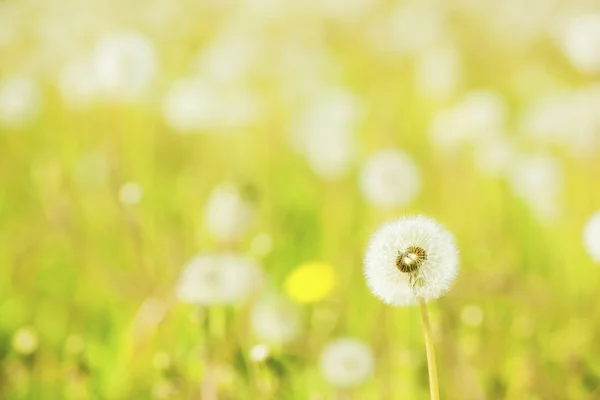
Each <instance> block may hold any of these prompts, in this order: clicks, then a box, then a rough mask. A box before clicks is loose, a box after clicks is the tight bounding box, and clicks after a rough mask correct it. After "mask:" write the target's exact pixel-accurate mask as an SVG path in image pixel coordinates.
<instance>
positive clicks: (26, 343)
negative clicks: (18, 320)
mask: <svg viewBox="0 0 600 400" xmlns="http://www.w3.org/2000/svg"><path fill="white" fill-rule="evenodd" d="M38 344H39V341H38V336H37V333H36V332H35V330H33V328H30V327H22V328H19V329H18V330H17V331H16V332H15V333H14V334H13V337H12V347H13V349H14V350H15V352H17V353H19V354H22V355H29V354H32V353H33V352H35V351H36V350H37V348H38Z"/></svg>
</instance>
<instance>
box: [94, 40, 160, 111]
mask: <svg viewBox="0 0 600 400" xmlns="http://www.w3.org/2000/svg"><path fill="white" fill-rule="evenodd" d="M92 69H93V72H94V77H95V79H96V80H97V83H98V86H99V88H100V90H101V92H102V94H103V95H104V96H106V97H107V98H108V99H111V100H117V101H131V100H135V99H138V98H139V97H140V96H141V95H143V94H144V93H146V91H147V90H148V88H149V86H150V85H151V84H152V83H153V80H154V78H155V77H156V75H157V74H158V56H157V52H156V48H155V46H154V43H153V42H152V40H150V38H148V37H146V36H145V35H143V34H141V33H139V32H133V31H123V32H114V33H112V34H110V35H108V36H105V37H104V38H102V39H101V40H100V41H99V42H98V44H97V45H96V47H95V49H94V51H93V54H92Z"/></svg>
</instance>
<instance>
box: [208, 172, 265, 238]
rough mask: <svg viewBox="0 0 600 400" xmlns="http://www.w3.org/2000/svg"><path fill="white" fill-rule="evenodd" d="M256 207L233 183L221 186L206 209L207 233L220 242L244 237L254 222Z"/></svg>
mask: <svg viewBox="0 0 600 400" xmlns="http://www.w3.org/2000/svg"><path fill="white" fill-rule="evenodd" d="M254 214H255V211H254V207H253V206H252V204H251V203H250V202H249V201H247V200H246V199H245V198H244V197H243V196H242V193H241V192H240V190H239V189H238V188H237V187H236V186H235V185H234V184H232V183H229V182H224V183H221V184H219V185H218V186H217V187H215V189H214V190H213V191H212V193H211V194H210V197H209V198H208V200H207V202H206V206H205V208H204V225H205V228H206V230H207V232H208V233H209V234H210V235H211V236H212V237H214V238H215V239H218V240H223V241H232V240H236V239H239V238H241V237H243V236H244V235H245V234H246V233H247V232H248V231H249V230H250V228H251V226H252V223H253V221H254Z"/></svg>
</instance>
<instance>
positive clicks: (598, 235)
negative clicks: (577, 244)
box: [583, 211, 600, 263]
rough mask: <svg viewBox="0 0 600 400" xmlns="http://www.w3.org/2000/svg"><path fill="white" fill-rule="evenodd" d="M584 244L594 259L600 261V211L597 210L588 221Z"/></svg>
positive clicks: (584, 232)
mask: <svg viewBox="0 0 600 400" xmlns="http://www.w3.org/2000/svg"><path fill="white" fill-rule="evenodd" d="M583 244H584V246H585V249H586V250H587V252H588V253H589V254H590V257H592V260H594V262H597V263H600V211H597V212H595V213H594V214H593V215H592V216H591V217H590V219H589V220H588V222H587V223H586V225H585V228H584V230H583Z"/></svg>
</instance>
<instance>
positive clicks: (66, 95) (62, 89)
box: [56, 56, 101, 110]
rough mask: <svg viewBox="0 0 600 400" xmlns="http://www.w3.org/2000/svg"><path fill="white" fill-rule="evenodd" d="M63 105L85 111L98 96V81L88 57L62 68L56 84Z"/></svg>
mask: <svg viewBox="0 0 600 400" xmlns="http://www.w3.org/2000/svg"><path fill="white" fill-rule="evenodd" d="M56 85H57V88H58V92H59V94H60V96H61V98H62V101H63V103H64V104H65V105H66V106H68V107H69V108H71V109H76V110H80V109H85V108H87V107H89V106H90V105H91V104H93V102H94V101H95V100H97V99H98V97H99V96H100V93H101V90H100V85H99V83H98V80H97V79H96V78H95V76H94V66H93V64H92V60H91V59H90V57H86V56H80V57H79V58H75V59H73V60H70V61H68V62H67V63H66V64H65V65H63V66H62V68H61V70H60V72H59V75H58V79H57V82H56Z"/></svg>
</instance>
